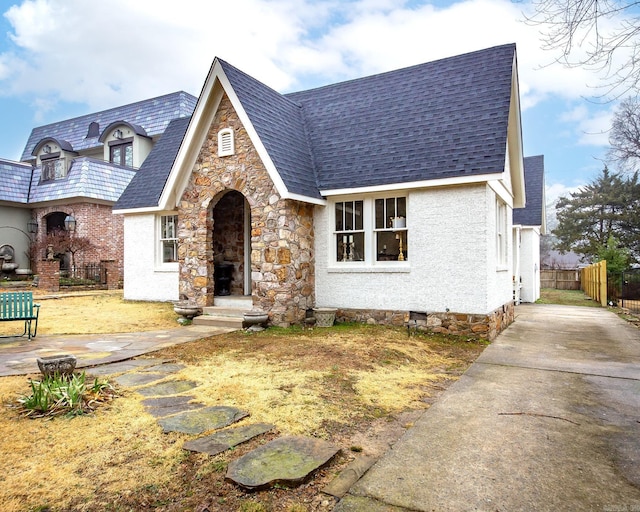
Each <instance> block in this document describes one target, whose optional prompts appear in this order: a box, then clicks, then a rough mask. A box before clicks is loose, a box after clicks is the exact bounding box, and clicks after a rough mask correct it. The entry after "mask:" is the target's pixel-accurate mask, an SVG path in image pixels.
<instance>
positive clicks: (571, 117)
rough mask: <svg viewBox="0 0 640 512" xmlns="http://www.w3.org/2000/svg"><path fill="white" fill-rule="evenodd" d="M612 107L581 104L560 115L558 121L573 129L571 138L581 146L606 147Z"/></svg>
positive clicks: (612, 112) (612, 111)
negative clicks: (567, 124)
mask: <svg viewBox="0 0 640 512" xmlns="http://www.w3.org/2000/svg"><path fill="white" fill-rule="evenodd" d="M613 114H614V105H607V106H602V105H589V104H586V103H584V102H583V103H581V104H579V105H577V106H576V107H574V108H573V109H570V110H568V111H566V112H564V113H562V114H561V115H560V121H562V122H564V123H569V124H571V125H572V126H573V127H574V133H572V138H573V139H574V140H575V141H576V143H577V144H579V145H582V146H608V145H609V130H610V128H611V122H612V119H613Z"/></svg>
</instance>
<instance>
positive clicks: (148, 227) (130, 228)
mask: <svg viewBox="0 0 640 512" xmlns="http://www.w3.org/2000/svg"><path fill="white" fill-rule="evenodd" d="M155 219H156V216H155V215H153V214H145V215H127V216H125V219H124V261H125V269H124V298H125V299H127V300H153V301H173V300H178V267H177V264H175V266H174V268H175V270H166V269H162V268H161V267H160V266H159V265H158V264H157V263H156V229H157V228H156V220H155Z"/></svg>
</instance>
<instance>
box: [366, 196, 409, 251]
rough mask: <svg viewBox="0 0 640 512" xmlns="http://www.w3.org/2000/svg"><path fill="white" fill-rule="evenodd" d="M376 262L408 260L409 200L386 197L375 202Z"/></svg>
mask: <svg viewBox="0 0 640 512" xmlns="http://www.w3.org/2000/svg"><path fill="white" fill-rule="evenodd" d="M374 232H375V241H376V261H404V260H406V259H407V244H408V240H407V199H406V198H405V197H385V198H380V199H376V200H375V226H374Z"/></svg>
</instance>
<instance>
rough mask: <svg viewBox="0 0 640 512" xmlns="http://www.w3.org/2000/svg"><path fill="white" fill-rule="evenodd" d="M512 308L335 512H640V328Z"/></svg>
mask: <svg viewBox="0 0 640 512" xmlns="http://www.w3.org/2000/svg"><path fill="white" fill-rule="evenodd" d="M516 314H517V318H516V322H515V323H514V324H513V325H512V326H510V327H509V328H508V329H507V330H506V331H505V332H504V333H502V334H501V335H500V336H499V337H498V339H497V340H496V341H495V342H494V343H493V344H492V345H491V346H489V347H487V349H486V350H485V351H484V353H483V354H482V355H481V356H480V358H479V359H478V360H477V362H476V363H474V364H473V365H472V366H471V367H470V368H469V370H468V371H467V372H466V373H465V375H463V376H462V377H461V378H460V380H459V381H458V382H456V383H455V384H454V385H453V386H451V387H450V388H449V389H448V390H447V391H446V392H445V393H444V394H443V395H442V396H441V397H440V399H439V400H438V401H437V402H436V403H435V404H434V405H433V406H432V407H431V408H430V409H429V410H427V411H426V412H425V414H424V415H423V416H422V417H421V419H420V420H419V421H418V422H417V423H416V424H415V426H414V427H412V428H410V429H409V430H408V431H407V432H406V434H405V435H404V436H403V437H402V438H401V439H400V440H399V441H398V442H397V443H396V445H395V446H394V447H393V449H392V450H390V451H389V452H388V453H387V454H386V455H385V456H384V457H383V458H382V459H381V460H380V461H378V462H377V463H376V464H375V465H374V466H373V468H371V469H370V470H369V471H368V472H367V473H366V474H365V476H364V477H363V478H362V479H361V480H360V481H359V482H358V483H357V484H356V485H355V486H354V487H352V489H351V491H350V492H349V494H348V495H347V496H346V497H345V498H343V499H342V500H341V502H340V503H339V504H338V506H337V508H336V509H335V512H348V511H363V512H364V511H367V512H383V511H384V512H387V511H389V512H390V511H403V510H411V511H466V510H486V511H509V512H510V511H558V510H562V511H564V510H566V511H580V510H600V511H609V512H617V511H640V331H639V330H638V329H637V328H636V327H634V326H632V325H629V324H627V323H626V322H625V321H623V320H621V319H619V318H618V317H617V316H616V315H615V314H613V313H611V312H609V311H607V310H604V309H598V308H581V307H571V306H554V305H521V306H518V307H517V309H516Z"/></svg>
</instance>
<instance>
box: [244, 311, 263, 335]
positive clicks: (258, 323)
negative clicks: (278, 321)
mask: <svg viewBox="0 0 640 512" xmlns="http://www.w3.org/2000/svg"><path fill="white" fill-rule="evenodd" d="M268 320H269V315H268V314H267V313H266V311H262V310H259V309H253V310H251V311H246V312H245V313H243V315H242V326H243V327H244V328H245V329H252V330H260V329H262V328H263V326H264V324H266V323H267V321H268Z"/></svg>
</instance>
